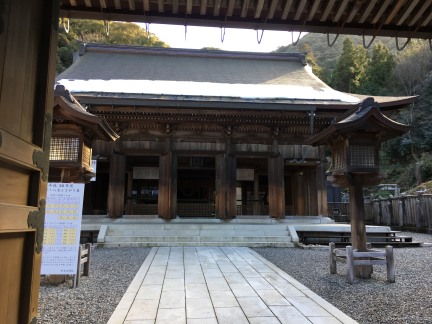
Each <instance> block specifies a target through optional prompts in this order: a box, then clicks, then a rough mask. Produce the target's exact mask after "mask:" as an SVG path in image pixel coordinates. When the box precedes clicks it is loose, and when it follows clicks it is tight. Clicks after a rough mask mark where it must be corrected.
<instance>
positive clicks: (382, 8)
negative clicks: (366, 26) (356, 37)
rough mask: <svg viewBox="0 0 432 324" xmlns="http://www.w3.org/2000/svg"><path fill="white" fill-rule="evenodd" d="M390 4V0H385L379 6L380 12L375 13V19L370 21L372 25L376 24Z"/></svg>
mask: <svg viewBox="0 0 432 324" xmlns="http://www.w3.org/2000/svg"><path fill="white" fill-rule="evenodd" d="M391 2H392V0H386V1H385V2H384V3H383V5H382V6H381V8H380V10H379V11H378V12H377V14H376V15H375V18H374V19H372V24H376V23H377V21H378V20H379V19H380V18H381V16H382V15H383V13H384V12H385V11H386V9H387V7H388V6H389V5H390V3H391Z"/></svg>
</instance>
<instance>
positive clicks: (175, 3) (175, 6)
mask: <svg viewBox="0 0 432 324" xmlns="http://www.w3.org/2000/svg"><path fill="white" fill-rule="evenodd" d="M172 13H173V14H177V13H178V0H172Z"/></svg>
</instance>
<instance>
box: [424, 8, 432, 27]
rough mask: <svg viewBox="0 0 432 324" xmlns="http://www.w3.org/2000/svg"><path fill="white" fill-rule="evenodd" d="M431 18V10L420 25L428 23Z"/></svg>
mask: <svg viewBox="0 0 432 324" xmlns="http://www.w3.org/2000/svg"><path fill="white" fill-rule="evenodd" d="M431 19H432V11H431V12H430V13H429V16H427V17H426V18H425V20H424V21H423V23H422V27H424V26H427V24H429V22H430V21H431Z"/></svg>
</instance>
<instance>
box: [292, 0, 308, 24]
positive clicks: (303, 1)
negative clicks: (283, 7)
mask: <svg viewBox="0 0 432 324" xmlns="http://www.w3.org/2000/svg"><path fill="white" fill-rule="evenodd" d="M306 2H307V0H301V1H300V4H299V6H298V8H297V12H296V14H295V16H294V20H300V18H301V15H302V14H303V10H304V8H305V6H306Z"/></svg>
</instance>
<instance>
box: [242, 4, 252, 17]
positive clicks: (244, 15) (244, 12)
mask: <svg viewBox="0 0 432 324" xmlns="http://www.w3.org/2000/svg"><path fill="white" fill-rule="evenodd" d="M249 4H250V0H243V5H242V10H241V14H240V17H242V18H245V17H246V15H247V12H248V9H249Z"/></svg>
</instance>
